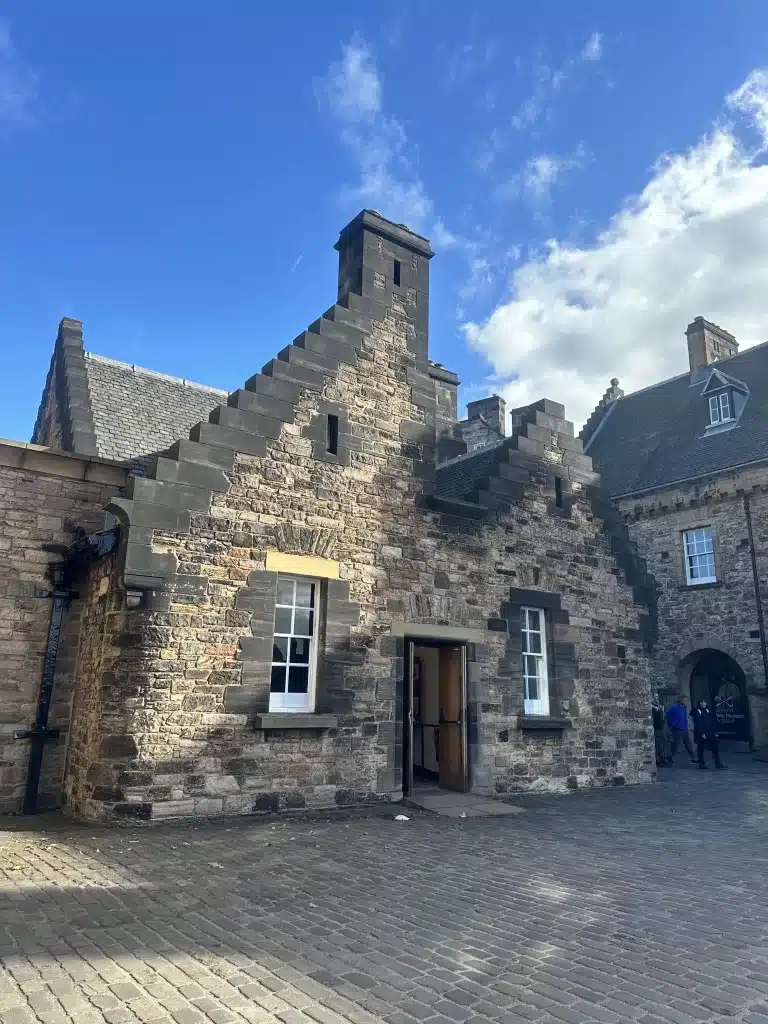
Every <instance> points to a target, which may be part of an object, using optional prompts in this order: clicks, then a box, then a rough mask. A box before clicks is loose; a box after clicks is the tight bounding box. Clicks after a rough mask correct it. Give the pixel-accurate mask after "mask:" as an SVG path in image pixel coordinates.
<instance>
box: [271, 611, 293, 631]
mask: <svg viewBox="0 0 768 1024" xmlns="http://www.w3.org/2000/svg"><path fill="white" fill-rule="evenodd" d="M291 615H292V611H291V609H290V608H275V632H276V633H290V632H291Z"/></svg>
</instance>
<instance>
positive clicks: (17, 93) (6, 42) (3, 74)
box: [0, 19, 37, 124]
mask: <svg viewBox="0 0 768 1024" xmlns="http://www.w3.org/2000/svg"><path fill="white" fill-rule="evenodd" d="M36 97H37V75H35V74H34V73H33V72H32V71H30V69H29V68H27V67H25V66H24V64H23V63H22V62H21V60H20V58H19V56H18V54H17V53H16V50H15V48H14V46H13V43H12V42H11V33H10V30H9V28H8V25H7V23H6V22H5V21H3V20H2V19H0V123H3V122H7V123H11V122H13V123H16V124H31V122H32V120H33V116H32V107H33V104H34V101H35V99H36Z"/></svg>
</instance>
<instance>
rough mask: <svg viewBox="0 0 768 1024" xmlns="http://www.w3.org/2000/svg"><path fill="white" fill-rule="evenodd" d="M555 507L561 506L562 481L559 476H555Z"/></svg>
mask: <svg viewBox="0 0 768 1024" xmlns="http://www.w3.org/2000/svg"><path fill="white" fill-rule="evenodd" d="M555 507H556V508H562V507H563V481H562V480H561V479H560V477H559V476H556V477H555Z"/></svg>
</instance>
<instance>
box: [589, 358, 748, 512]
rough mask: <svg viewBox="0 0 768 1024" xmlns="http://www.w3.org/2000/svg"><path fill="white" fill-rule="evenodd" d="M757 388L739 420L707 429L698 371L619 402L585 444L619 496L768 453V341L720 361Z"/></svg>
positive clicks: (723, 468) (719, 366) (702, 380)
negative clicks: (694, 376)
mask: <svg viewBox="0 0 768 1024" xmlns="http://www.w3.org/2000/svg"><path fill="white" fill-rule="evenodd" d="M713 366H716V368H717V369H718V370H719V371H722V372H723V373H724V374H727V375H728V376H729V377H732V378H734V382H736V381H738V382H739V383H741V382H744V384H746V386H747V387H748V389H749V397H748V399H747V402H746V405H745V406H744V410H743V412H742V413H741V416H740V418H739V420H738V422H737V424H736V425H735V426H734V427H733V428H731V429H727V430H722V431H717V432H710V433H709V434H708V433H707V432H706V426H707V424H708V422H709V410H708V403H707V399H706V397H705V396H703V395H702V392H703V390H704V388H705V386H706V384H707V380H708V379H709V375H708V374H703V375H701V376H700V378H699V379H697V383H695V384H691V374H690V373H685V374H683V375H682V376H680V377H673V378H672V379H671V380H665V381H662V382H661V383H660V384H656V385H654V386H653V387H650V388H645V389H644V390H642V391H636V392H634V393H633V394H629V395H625V396H624V397H623V398H618V399H616V400H615V401H614V402H612V403H611V404H610V405H609V406H608V407H607V411H606V413H605V415H604V416H603V418H602V420H601V422H600V424H599V426H598V427H597V429H596V430H595V432H594V433H593V435H592V437H591V438H590V439H589V440H588V441H587V442H586V444H585V446H584V451H585V454H586V455H590V456H591V457H592V460H593V463H594V466H595V469H596V470H597V471H598V472H599V473H600V475H601V476H602V479H603V484H604V485H605V486H606V487H607V489H608V491H609V492H610V494H611V495H613V496H619V495H624V494H631V493H635V492H638V491H645V490H653V489H655V488H659V487H665V486H669V485H672V484H675V483H678V482H681V481H683V480H688V479H691V478H693V477H701V476H710V475H713V474H717V473H721V472H725V471H727V470H729V469H734V468H736V467H737V466H743V465H745V464H747V463H751V462H758V461H761V460H764V459H768V343H764V344H762V345H755V346H754V347H753V348H749V349H746V350H745V351H744V352H740V353H739V354H738V355H735V356H730V357H728V358H727V359H720V360H718V361H717V363H716V364H713Z"/></svg>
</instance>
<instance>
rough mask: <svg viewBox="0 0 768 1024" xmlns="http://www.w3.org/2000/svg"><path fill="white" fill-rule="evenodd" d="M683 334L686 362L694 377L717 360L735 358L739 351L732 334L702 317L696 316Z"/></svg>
mask: <svg viewBox="0 0 768 1024" xmlns="http://www.w3.org/2000/svg"><path fill="white" fill-rule="evenodd" d="M685 334H686V337H687V338H688V362H689V364H690V368H691V373H692V374H694V375H696V374H699V373H700V371H701V370H704V369H706V367H708V366H710V365H711V364H712V363H715V362H717V360H718V359H727V358H728V356H735V355H736V354H737V353H738V351H739V345H738V342H737V341H736V339H735V338H734V336H733V335H732V334H729V333H728V331H724V330H723V328H722V327H718V326H717V324H713V323H710V322H709V320H705V319H704V317H703V316H697V317H696V319H695V320H694V321H693V323H692V324H688V327H687V328H686V330H685Z"/></svg>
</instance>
